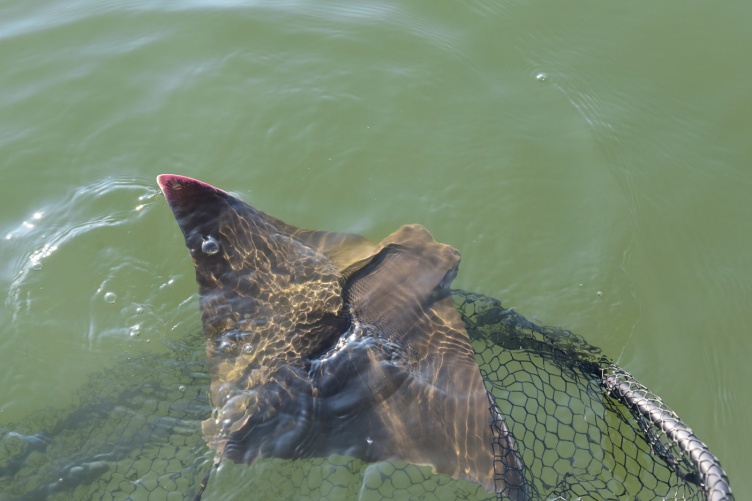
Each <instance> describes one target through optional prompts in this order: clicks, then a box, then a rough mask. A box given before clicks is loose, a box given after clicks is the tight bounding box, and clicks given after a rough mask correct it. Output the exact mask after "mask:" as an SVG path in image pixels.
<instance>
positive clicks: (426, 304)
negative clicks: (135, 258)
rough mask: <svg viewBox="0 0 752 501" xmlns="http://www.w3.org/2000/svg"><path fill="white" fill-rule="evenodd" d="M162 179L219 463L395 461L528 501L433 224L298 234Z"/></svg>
mask: <svg viewBox="0 0 752 501" xmlns="http://www.w3.org/2000/svg"><path fill="white" fill-rule="evenodd" d="M157 181H158V183H159V186H160V187H161V188H162V191H163V193H164V195H165V198H166V199H167V202H168V204H169V206H170V208H171V209H172V211H173V213H174V215H175V218H176V219H177V222H178V225H179V226H180V229H181V230H182V232H183V236H184V237H185V243H186V245H187V247H188V249H189V250H190V254H191V257H192V258H193V262H194V264H195V268H196V280H197V282H198V286H199V296H200V299H199V302H200V307H201V317H202V322H203V329H204V334H205V337H206V340H207V347H206V352H207V365H208V369H209V372H210V375H211V386H210V394H211V395H210V396H211V401H212V405H213V406H214V408H215V412H214V413H213V415H212V417H211V418H210V419H207V420H206V421H204V422H203V425H202V431H203V434H204V438H205V440H206V442H207V444H208V445H209V446H210V447H211V448H213V449H215V450H216V461H215V466H216V465H217V464H218V463H219V461H220V460H221V459H224V458H226V459H229V460H231V461H233V462H236V463H246V464H251V463H253V462H254V460H255V459H256V458H259V457H272V458H283V459H297V458H308V457H327V456H330V455H332V454H341V455H348V456H354V457H356V458H359V459H361V460H363V461H366V462H377V461H383V460H389V459H398V460H403V461H405V462H408V463H413V464H417V465H430V466H432V467H433V469H434V470H435V471H437V472H439V473H444V474H447V475H450V476H452V477H454V478H465V479H469V480H471V481H474V482H477V483H479V484H481V485H482V486H483V487H485V489H486V490H487V491H489V492H497V493H502V494H503V495H504V496H505V497H509V498H511V499H524V498H526V489H525V487H524V480H523V478H522V465H521V464H520V462H519V459H518V458H517V455H516V453H515V451H514V444H513V442H512V439H511V436H510V435H509V431H508V429H507V428H506V426H505V425H504V423H503V420H502V419H501V417H500V416H499V415H498V409H497V407H496V405H495V404H494V402H493V400H492V399H490V398H489V396H488V394H487V392H486V389H485V388H484V385H483V380H482V377H481V374H480V371H479V369H478V365H477V362H476V361H475V358H474V355H473V350H472V347H471V345H470V342H469V339H468V335H467V331H466V330H465V327H464V325H463V323H462V320H461V318H460V315H459V313H458V312H457V310H456V309H455V307H454V305H453V301H452V298H451V295H450V292H449V286H450V284H451V282H452V280H453V279H454V277H455V276H456V274H457V269H458V266H459V263H460V255H459V253H458V252H457V251H456V250H455V249H453V248H452V247H450V246H448V245H444V244H441V243H437V242H435V241H434V240H433V238H432V237H431V235H430V234H429V233H428V231H426V229H425V228H423V227H422V226H420V225H406V226H402V227H401V228H399V229H398V230H397V231H395V232H394V233H392V234H391V235H389V236H388V237H386V238H385V239H384V240H382V241H381V242H379V243H375V242H372V241H370V240H368V239H366V238H363V237H361V236H358V235H354V234H349V233H329V232H322V231H312V230H304V229H300V228H296V227H294V226H290V225H288V224H286V223H284V222H282V221H280V220H279V219H276V218H274V217H272V216H269V215H267V214H265V213H263V212H261V211H259V210H257V209H255V208H253V207H251V206H250V205H248V204H246V203H244V202H243V201H241V200H240V199H238V198H237V197H234V196H232V195H230V194H229V193H227V192H225V191H222V190H220V189H218V188H215V187H213V186H211V185H208V184H206V183H203V182H201V181H197V180H195V179H191V178H187V177H183V176H178V175H172V174H163V175H161V176H159V177H158V178H157ZM494 423H495V424H494ZM207 477H208V475H207ZM205 486H206V479H205V481H204V482H203V483H202V486H201V491H203V489H204V487H205ZM200 494H201V492H199V496H200Z"/></svg>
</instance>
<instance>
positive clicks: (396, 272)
mask: <svg viewBox="0 0 752 501" xmlns="http://www.w3.org/2000/svg"><path fill="white" fill-rule="evenodd" d="M459 262H460V256H459V253H458V252H457V251H456V250H455V249H453V248H452V247H450V246H448V245H444V244H440V243H437V242H435V241H434V240H433V238H432V237H431V235H430V234H429V233H428V231H426V230H425V228H423V227H422V226H419V225H408V226H403V227H401V228H400V229H399V230H397V231H396V232H395V233H393V234H392V235H390V236H389V237H387V238H386V239H384V241H383V242H382V243H381V249H380V251H379V252H378V253H377V254H376V255H375V256H373V258H372V259H370V260H369V261H368V262H367V263H365V264H364V265H363V266H361V267H360V268H359V269H357V270H356V271H355V272H354V273H352V275H351V276H350V277H349V279H348V281H347V282H346V284H345V286H344V297H345V303H346V304H347V305H348V308H349V309H350V311H351V314H352V317H353V319H355V321H356V322H357V323H358V324H359V326H360V328H361V329H362V330H363V331H364V332H365V333H367V334H365V336H366V337H369V336H370V343H369V344H368V346H369V349H368V356H367V357H365V356H360V357H358V358H359V363H360V364H361V365H360V367H359V368H358V370H357V371H358V374H357V378H353V379H351V381H354V382H353V383H351V384H352V385H355V386H362V389H361V390H362V392H363V395H367V397H364V399H365V398H367V399H368V402H369V403H370V404H371V406H370V407H368V406H363V407H362V412H364V413H372V414H373V415H372V416H371V417H370V418H368V419H364V421H367V422H368V423H369V425H370V426H371V429H370V430H369V434H370V437H371V439H372V445H371V449H370V452H369V454H370V455H371V456H370V459H371V460H377V459H388V458H394V457H396V458H399V459H402V460H405V461H407V462H411V463H415V464H425V465H432V466H433V467H434V468H435V469H436V470H437V471H439V472H441V473H445V474H449V475H451V476H453V477H455V478H468V479H470V480H473V481H475V482H478V483H480V484H482V485H483V486H485V487H486V489H487V490H489V491H490V492H494V491H496V492H502V493H504V494H505V495H506V496H508V497H510V498H512V499H524V498H525V497H526V496H525V492H524V487H523V479H522V476H521V465H520V464H519V460H518V459H517V457H516V455H515V453H514V444H513V442H512V440H511V437H510V436H509V434H508V432H506V433H505V431H506V430H505V429H498V430H494V429H493V428H492V424H493V422H500V423H503V421H502V420H501V417H500V416H499V415H498V410H497V409H496V406H495V404H494V403H493V402H492V401H490V400H489V397H488V394H487V392H486V389H485V387H484V384H483V380H482V377H481V374H480V371H479V369H478V365H477V362H476V361H475V356H474V353H473V350H472V347H471V345H470V341H469V339H468V335H467V331H466V330H465V327H464V324H463V322H462V320H461V318H460V315H459V313H458V312H457V310H456V308H455V307H454V304H453V301H452V298H451V297H450V296H449V286H450V284H451V281H452V279H453V278H454V276H455V275H456V273H457V268H458V266H459ZM351 358H353V359H354V358H355V357H351ZM364 361H365V363H364ZM354 363H355V362H353V364H354ZM383 381H393V382H394V384H392V385H385V384H384V383H383ZM353 393H355V392H353ZM493 443H495V444H497V452H498V453H501V454H504V457H503V459H504V461H501V462H500V461H494V450H493V447H491V444H493ZM505 462H506V465H505Z"/></svg>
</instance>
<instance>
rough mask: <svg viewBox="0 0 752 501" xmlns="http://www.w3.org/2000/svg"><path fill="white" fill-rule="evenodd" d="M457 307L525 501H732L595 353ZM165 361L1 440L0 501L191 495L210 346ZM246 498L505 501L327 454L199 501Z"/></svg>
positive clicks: (723, 481) (201, 459)
mask: <svg viewBox="0 0 752 501" xmlns="http://www.w3.org/2000/svg"><path fill="white" fill-rule="evenodd" d="M454 295H455V299H456V302H457V306H458V309H459V311H460V312H461V314H462V316H463V320H464V321H465V323H466V326H467V329H468V334H469V336H470V339H471V343H472V345H473V348H474V349H475V352H476V357H477V360H478V364H479V367H480V370H481V373H482V374H483V378H484V381H485V384H486V389H487V391H488V393H489V397H490V401H491V403H492V405H495V406H497V407H498V409H499V411H500V415H501V416H503V419H504V423H505V424H506V429H508V433H510V434H511V435H512V438H513V440H514V443H515V447H516V453H517V454H518V456H519V458H520V459H521V460H522V464H523V465H524V466H523V472H522V473H523V478H524V479H525V484H526V485H525V488H526V490H527V492H528V496H529V498H530V499H545V500H553V499H567V500H571V499H623V498H629V499H641V500H645V499H689V500H700V499H712V500H713V501H716V500H722V499H732V494H731V489H730V487H729V484H728V479H727V478H726V475H725V473H724V472H723V470H722V469H721V467H720V464H718V461H717V459H716V458H715V457H714V456H713V455H712V454H711V453H710V451H709V450H708V449H707V447H706V446H705V445H704V444H703V443H702V442H701V441H700V440H699V439H698V438H697V437H696V436H695V435H694V434H693V433H692V431H691V430H690V429H689V428H687V427H686V426H685V425H684V424H683V423H682V422H681V420H679V418H678V417H677V416H676V414H674V413H673V412H672V411H671V410H670V409H669V408H668V407H666V406H665V404H664V403H663V402H662V401H661V399H660V398H659V397H657V396H656V395H654V394H653V393H651V392H650V391H649V390H648V389H647V388H645V387H644V386H642V385H641V384H640V383H638V382H637V381H636V380H635V379H634V378H633V377H632V376H630V375H629V374H628V373H626V372H625V371H623V370H621V369H620V368H618V367H616V366H615V365H613V364H612V363H611V362H610V361H609V360H608V359H607V358H606V357H605V356H603V354H602V353H601V352H600V350H599V349H598V348H595V347H593V346H591V345H589V344H588V343H586V342H585V341H584V339H582V338H581V337H579V336H577V335H575V334H572V333H571V332H569V331H566V330H562V329H557V328H550V327H542V326H540V325H537V324H535V323H533V322H530V321H528V320H527V319H525V318H524V317H523V316H521V315H519V314H517V313H516V312H515V311H513V310H511V309H505V308H503V307H502V305H501V304H500V303H499V301H497V300H495V299H491V298H488V297H485V296H482V295H478V294H472V293H466V292H463V291H454ZM170 348H171V353H170V354H169V355H167V356H166V355H165V354H160V355H157V354H152V355H145V356H142V357H134V358H130V359H124V360H123V361H122V363H120V364H118V365H117V366H116V367H114V368H112V369H110V370H108V371H107V372H105V373H99V374H96V375H94V376H92V378H91V380H90V382H89V383H88V384H87V385H85V386H84V387H83V388H81V390H80V391H79V393H78V395H77V396H76V398H75V402H76V403H75V405H74V406H72V407H71V408H69V409H45V410H43V411H40V412H37V413H35V414H34V415H32V416H29V418H28V419H26V420H24V421H23V422H22V423H15V424H11V425H7V426H3V427H1V428H0V501H6V500H16V499H19V500H20V499H24V500H36V499H39V500H42V499H50V500H69V499H75V500H80V499H97V500H100V499H101V500H126V499H133V500H142V499H144V500H170V499H185V498H188V497H191V496H193V495H194V494H195V493H196V492H197V490H198V489H199V484H200V482H201V479H202V477H203V476H204V474H205V473H206V471H207V470H208V469H209V468H210V467H211V464H212V460H213V451H211V450H209V449H208V448H207V447H206V445H205V444H204V442H203V439H202V437H201V433H200V423H201V421H202V420H203V419H205V418H206V416H208V415H209V414H210V413H211V406H210V403H209V400H208V397H207V394H208V385H209V377H208V375H207V373H206V368H205V365H204V357H205V355H204V348H203V340H202V337H201V335H200V334H196V335H192V336H190V337H188V338H187V339H186V340H185V342H184V343H183V344H179V345H172V346H170ZM496 425H497V426H499V427H500V428H499V429H500V430H504V427H503V426H502V425H501V423H496ZM498 449H499V444H496V447H495V449H494V450H495V451H496V452H497V454H496V458H497V460H498V461H503V459H502V458H504V457H506V456H505V454H504V453H503V451H501V450H498ZM249 492H252V493H253V495H254V499H268V500H274V499H348V500H349V499H360V500H365V501H369V500H377V499H421V500H443V499H447V500H450V499H468V500H472V499H495V498H496V497H497V496H495V495H493V494H489V493H487V492H486V491H485V489H483V488H481V487H479V486H478V485H476V484H473V483H471V482H469V481H458V480H454V479H452V478H450V477H448V476H445V475H437V474H434V473H433V472H432V471H431V468H430V467H427V466H416V465H411V464H406V463H402V462H397V461H384V462H379V463H373V464H368V463H363V462H362V461H359V460H358V459H355V458H351V457H343V456H333V457H328V458H318V459H311V460H294V461H290V460H281V459H262V460H259V461H257V462H256V463H254V464H253V465H252V466H250V467H248V466H245V465H234V464H232V463H229V462H228V463H225V464H223V466H221V467H220V468H219V470H218V471H215V472H213V473H212V479H211V481H210V483H209V485H208V487H207V490H206V492H205V493H204V499H205V500H212V499H223V500H224V499H246V498H247V497H248V493H249ZM498 497H499V498H502V499H503V493H502V494H501V495H500V496H498Z"/></svg>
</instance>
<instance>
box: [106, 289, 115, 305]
mask: <svg viewBox="0 0 752 501" xmlns="http://www.w3.org/2000/svg"><path fill="white" fill-rule="evenodd" d="M104 300H105V301H106V302H108V303H110V304H112V303H114V302H115V301H117V294H115V293H114V292H106V293H105V294H104Z"/></svg>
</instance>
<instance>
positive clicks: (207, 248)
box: [201, 237, 219, 256]
mask: <svg viewBox="0 0 752 501" xmlns="http://www.w3.org/2000/svg"><path fill="white" fill-rule="evenodd" d="M201 250H202V251H203V253H204V254H206V255H207V256H212V255H214V254H216V253H217V252H219V242H217V241H216V240H215V239H214V237H206V239H205V240H204V241H203V243H202V244H201Z"/></svg>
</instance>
